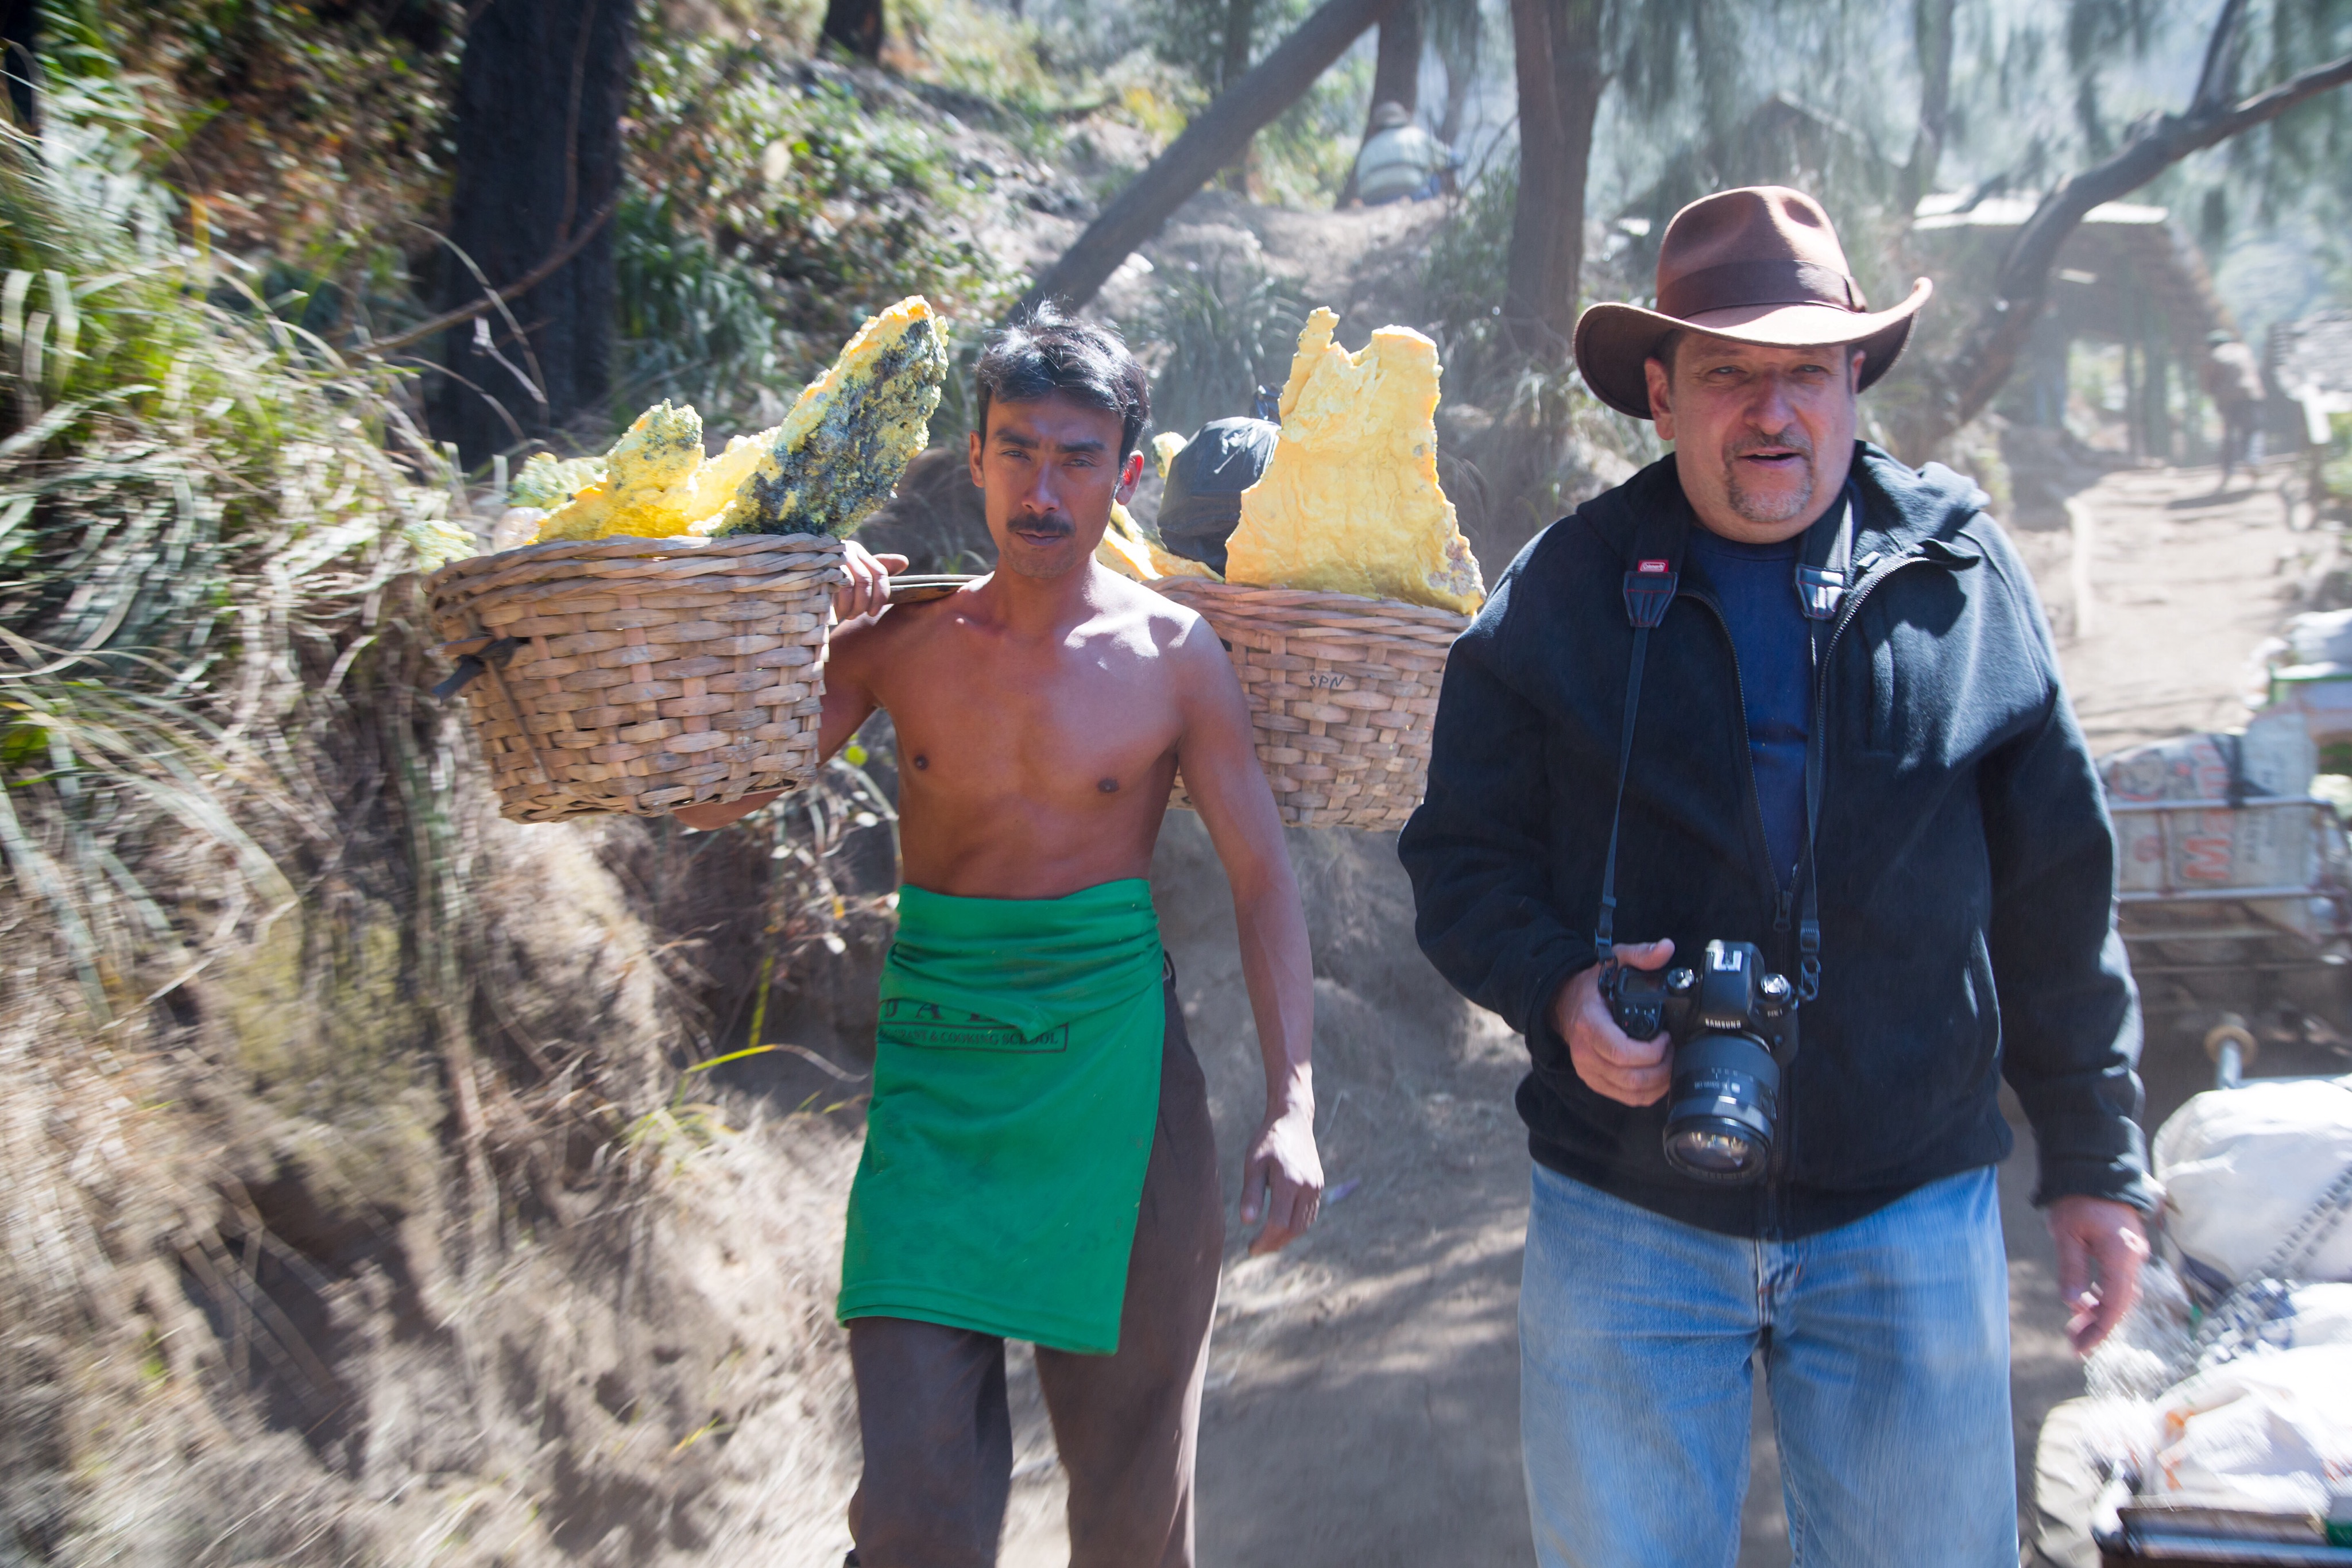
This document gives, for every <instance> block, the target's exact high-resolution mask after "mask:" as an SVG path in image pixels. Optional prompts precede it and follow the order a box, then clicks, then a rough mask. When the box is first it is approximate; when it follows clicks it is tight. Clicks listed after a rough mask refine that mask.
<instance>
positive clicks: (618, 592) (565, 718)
mask: <svg viewBox="0 0 2352 1568" xmlns="http://www.w3.org/2000/svg"><path fill="white" fill-rule="evenodd" d="M841 559H842V551H841V544H840V541H839V540H837V539H834V538H826V537H823V536H804V535H790V536H776V535H766V534H759V535H749V536H739V537H736V538H719V539H699V538H667V539H643V538H610V539H600V540H595V541H593V542H585V543H577V542H559V543H554V544H543V545H526V546H524V547H523V548H522V549H511V550H502V551H500V552H499V553H498V554H496V555H487V556H477V557H475V558H474V559H471V560H461V561H457V562H455V563H453V564H451V565H449V566H446V567H443V568H442V569H441V570H439V571H437V572H436V573H434V574H433V577H432V579H431V581H430V584H429V586H430V587H431V589H432V591H433V619H434V623H435V625H436V627H437V628H438V629H439V631H440V633H441V635H442V636H443V637H445V638H448V639H450V640H451V641H450V642H449V643H446V645H445V651H446V652H447V653H450V654H451V655H453V656H457V657H461V658H465V657H470V659H471V660H472V663H471V664H467V665H461V668H460V674H464V673H466V671H467V670H468V669H471V670H478V672H479V675H478V678H477V679H475V680H474V681H473V682H472V684H471V685H469V686H467V688H466V695H467V698H468V701H469V706H471V707H472V709H473V715H474V727H475V729H476V731H477V732H478V733H479V735H480V736H481V737H482V750H483V751H484V753H485V754H487V755H488V758H489V763H490V777H491V783H492V785H493V786H494V787H495V788H496V789H497V790H498V794H499V814H500V815H502V816H504V817H507V818H509V819H510V820H512V821H519V822H557V821H563V820H564V819H565V818H567V817H580V816H588V815H593V814H595V813H599V812H615V811H625V812H628V813H630V814H632V815H634V816H639V817H657V816H660V815H663V814H664V813H666V812H669V811H674V810H677V808H678V807H680V806H686V805H696V804H700V803H702V802H705V801H716V800H735V799H737V798H739V797H740V796H742V795H746V794H749V793H751V791H753V790H760V789H793V788H796V787H798V786H799V785H801V784H803V783H806V782H807V781H808V779H809V778H810V777H811V775H812V774H813V773H814V771H815V768H816V744H817V723H818V717H819V713H820V710H821V708H822V706H823V697H824V655H825V638H826V633H827V631H828V629H829V628H830V627H831V625H832V622H833V602H832V595H833V590H834V587H835V584H836V583H839V582H842V581H845V574H844V572H843V570H842V565H841Z"/></svg>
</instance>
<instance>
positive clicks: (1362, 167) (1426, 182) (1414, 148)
mask: <svg viewBox="0 0 2352 1568" xmlns="http://www.w3.org/2000/svg"><path fill="white" fill-rule="evenodd" d="M1453 171H1454V154H1453V153H1452V152H1449V151H1447V149H1446V146H1445V143H1444V142H1443V141H1439V140H1438V139H1437V138H1436V137H1434V136H1432V135H1431V134H1430V133H1429V132H1428V131H1423V129H1422V128H1421V127H1420V126H1418V125H1415V124H1414V123H1413V122H1412V110H1409V109H1407V108H1405V106H1404V105H1402V104H1401V103H1393V102H1391V103H1383V104H1381V105H1380V106H1379V107H1377V108H1375V109H1374V110H1372V134H1371V135H1370V136H1368V137H1366V138H1365V139H1364V146H1363V150H1362V151H1361V152H1358V153H1357V154H1356V197H1357V199H1358V200H1359V201H1360V202H1362V203H1363V204H1364V205H1366V206H1368V207H1381V206H1386V205H1387V204H1389V203H1391V202H1426V201H1429V200H1431V199H1433V197H1436V196H1439V195H1442V194H1444V190H1445V179H1446V176H1447V175H1448V174H1450V173H1452V172H1453Z"/></svg>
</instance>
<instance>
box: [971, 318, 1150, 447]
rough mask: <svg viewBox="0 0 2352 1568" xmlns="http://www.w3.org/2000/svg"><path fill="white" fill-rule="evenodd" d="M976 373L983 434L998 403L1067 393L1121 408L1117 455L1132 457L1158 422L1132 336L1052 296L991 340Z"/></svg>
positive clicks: (1085, 404)
mask: <svg viewBox="0 0 2352 1568" xmlns="http://www.w3.org/2000/svg"><path fill="white" fill-rule="evenodd" d="M972 379H973V381H974V382H977V383H978V386H979V392H980V400H979V402H980V413H979V419H980V434H982V435H985V434H987V433H988V405H989V404H990V403H992V402H1037V401H1039V400H1040V399H1042V398H1049V397H1057V396H1058V397H1066V398H1067V399H1069V400H1070V401H1071V402H1075V403H1076V404H1078V405H1079V406H1080V407H1082V408H1098V409H1100V410H1102V411H1103V412H1104V413H1115V414H1117V415H1118V424H1119V432H1118V460H1119V461H1120V462H1121V463H1124V462H1126V461H1127V455H1128V454H1129V453H1130V452H1133V451H1134V450H1135V448H1136V446H1137V444H1139V443H1140V442H1141V441H1142V439H1143V427H1144V426H1145V425H1146V424H1148V423H1150V421H1151V388H1150V385H1149V384H1148V383H1147V382H1145V380H1144V375H1143V367H1142V366H1141V365H1139V364H1137V363H1136V362H1135V356H1134V355H1133V354H1131V353H1129V352H1128V350H1127V342H1126V340H1124V339H1122V338H1120V337H1119V335H1118V333H1117V332H1114V331H1112V330H1111V329H1109V328H1108V327H1099V326H1097V325H1096V324H1095V323H1094V322H1092V321H1081V320H1078V319H1076V318H1075V317H1071V316H1066V315H1065V314H1063V312H1062V310H1061V308H1060V307H1058V306H1056V305H1055V304H1054V303H1053V302H1052V301H1050V300H1048V301H1047V302H1045V304H1042V305H1038V306H1034V307H1033V308H1030V309H1028V310H1025V311H1023V312H1021V313H1020V314H1019V315H1017V316H1015V317H1014V318H1013V319H1012V320H1011V321H1010V322H1008V323H1006V325H1005V326H1004V328H1003V330H1001V331H999V332H997V333H996V334H995V335H994V336H993V338H992V340H990V342H989V345H988V348H987V350H985V351H984V352H982V355H981V356H980V365H979V368H978V369H977V370H976V371H974V372H973V374H972Z"/></svg>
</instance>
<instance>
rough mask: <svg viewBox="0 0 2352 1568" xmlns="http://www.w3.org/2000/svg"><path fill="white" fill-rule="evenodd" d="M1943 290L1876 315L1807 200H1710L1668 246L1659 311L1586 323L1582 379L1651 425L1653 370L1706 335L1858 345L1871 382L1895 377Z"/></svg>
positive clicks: (1753, 188)
mask: <svg viewBox="0 0 2352 1568" xmlns="http://www.w3.org/2000/svg"><path fill="white" fill-rule="evenodd" d="M1935 291H1936V286H1935V285H1934V284H1932V283H1930V282H1928V281H1927V279H1926V278H1924V277H1922V278H1920V279H1918V280H1917V281H1916V282H1915V283H1913V284H1912V285H1911V295H1910V298H1907V299H1906V300H1904V301H1903V303H1902V304H1900V305H1897V306H1895V308H1893V309H1891V310H1873V309H1871V308H1869V305H1868V303H1867V302H1866V301H1865V300H1864V298H1863V297H1862V286H1861V285H1860V284H1858V283H1856V282H1855V281H1854V280H1853V270H1852V269H1851V268H1849V267H1847V266H1846V264H1845V247H1844V246H1841V245H1839V244H1838V237H1837V230H1835V229H1834V228H1832V227H1831V226H1830V218H1829V214H1827V213H1825V212H1823V211H1822V205H1821V204H1820V203H1819V202H1816V201H1814V200H1813V199H1812V198H1811V196H1808V195H1806V194H1805V193H1803V192H1802V191H1792V190H1790V189H1789V188H1788V187H1787V186H1785V185H1750V186H1748V187H1745V188H1743V189H1741V190H1737V191H1717V193H1715V194H1714V195H1711V196H1702V197H1700V198H1699V199H1698V200H1697V201H1696V202H1693V203H1692V204H1690V205H1689V206H1687V207H1685V208H1684V209H1683V210H1682V211H1681V212H1679V213H1676V214H1675V218H1674V222H1672V223H1670V224H1668V225H1666V233H1665V237H1664V239H1663V240H1661V241H1660V242H1659V245H1658V295H1657V298H1658V307H1657V308H1656V309H1654V310H1645V309H1643V308H1642V307H1640V306H1638V305H1615V304H1610V305H1595V306H1593V307H1591V308H1589V309H1587V310H1586V311H1585V313H1584V314H1583V315H1582V316H1581V317H1580V318H1578V319H1577V323H1576V368H1577V369H1578V370H1579V371H1582V372H1583V375H1584V384H1585V385H1587V386H1589V387H1591V389H1592V392H1593V395H1594V396H1595V397H1598V398H1599V399H1600V400H1601V402H1605V403H1607V404H1608V405H1609V406H1610V407H1611V408H1613V409H1615V410H1617V412H1618V413H1630V414H1632V415H1633V417H1634V418H1635V419H1647V418H1649V417H1650V386H1649V381H1648V378H1647V377H1646V376H1645V375H1644V374H1643V370H1642V365H1643V361H1646V360H1648V359H1650V358H1651V357H1652V356H1653V355H1654V354H1655V353H1656V351H1657V348H1658V345H1659V343H1660V342H1662V341H1664V339H1665V337H1666V335H1667V334H1668V333H1670V332H1675V331H1696V332H1706V333H1709V334H1711V335H1712V336H1715V337H1717V338H1729V339H1732V340H1735V341H1737V342H1741V343H1759V344H1762V345H1764V346H1765V347H1768V348H1778V349H1806V348H1813V347H1816V346H1823V345H1829V344H1837V343H1852V344H1853V345H1855V346H1856V347H1858V348H1860V349H1861V350H1862V355H1863V359H1862V381H1861V384H1862V385H1863V386H1864V387H1867V386H1869V385H1870V384H1871V383H1872V382H1875V381H1876V380H1878V378H1879V377H1881V376H1883V375H1885V373H1886V372H1887V370H1888V369H1889V368H1890V367H1891V366H1892V365H1893V364H1894V363H1895V357H1896V356H1897V355H1899V354H1901V353H1902V352H1903V345H1904V344H1905V343H1906V342H1908V341H1909V340H1910V338H1911V320H1912V318H1913V317H1915V316H1916V315H1917V314H1918V312H1919V307H1921V306H1922V305H1925V304H1927V296H1929V295H1930V294H1932V293H1934V292H1935Z"/></svg>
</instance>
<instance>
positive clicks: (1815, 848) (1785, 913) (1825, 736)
mask: <svg viewBox="0 0 2352 1568" xmlns="http://www.w3.org/2000/svg"><path fill="white" fill-rule="evenodd" d="M1926 563H1927V557H1926V556H1925V555H1923V554H1921V553H1919V551H1918V550H1917V549H1916V548H1914V549H1906V551H1904V553H1902V554H1901V555H1898V556H1896V557H1895V559H1893V560H1890V561H1888V562H1887V563H1886V564H1885V565H1884V566H1882V567H1880V568H1879V569H1878V570H1876V571H1874V572H1871V573H1869V574H1867V575H1866V576H1864V578H1863V580H1861V581H1860V582H1858V583H1855V584H1854V586H1853V592H1852V593H1851V594H1849V595H1848V596H1847V598H1846V600H1845V601H1844V603H1843V604H1842V605H1840V606H1839V612H1838V618H1837V623H1836V624H1835V625H1833V626H1832V627H1831V628H1830V634H1829V639H1828V641H1826V642H1824V643H1822V658H1821V666H1820V668H1818V669H1816V670H1815V671H1814V672H1813V715H1812V718H1813V723H1814V725H1815V726H1816V727H1819V729H1820V732H1821V735H1820V739H1821V747H1822V803H1823V804H1824V805H1825V804H1826V803H1827V801H1828V800H1829V722H1830V670H1831V668H1832V665H1833V664H1835V663H1836V655H1837V645H1838V639H1839V638H1841V637H1843V636H1844V635H1845V629H1846V628H1847V627H1848V626H1851V625H1853V622H1854V618H1855V617H1856V616H1857V615H1859V614H1861V612H1862V601H1864V600H1865V599H1867V598H1869V597H1870V596H1871V594H1872V593H1873V592H1874V591H1876V589H1877V587H1878V585H1879V584H1880V583H1882V582H1885V580H1887V579H1888V578H1890V577H1893V576H1894V575H1895V573H1896V572H1898V571H1901V570H1903V569H1904V568H1905V567H1906V566H1916V565H1921V564H1926ZM1736 662H1737V660H1736V658H1735V663H1736ZM1757 811H1758V814H1759V816H1760V815H1761V814H1762V811H1763V806H1762V804H1761V803H1760V802H1759V804H1758V806H1757ZM1819 827H1820V824H1819V823H1818V822H1808V823H1807V825H1806V829H1805V831H1806V835H1807V839H1808V843H1807V848H1808V850H1809V851H1810V853H1808V854H1807V855H1806V857H1805V860H1804V862H1803V863H1801V864H1800V865H1799V866H1798V867H1797V875H1798V876H1809V877H1813V878H1815V879H1817V880H1818V878H1819V876H1820V866H1821V848H1820V846H1819V845H1818V844H1813V843H1811V837H1812V835H1813V834H1814V833H1815V832H1816V831H1818V829H1819ZM1795 894H1796V879H1795V878H1794V877H1791V878H1790V886H1789V890H1788V891H1787V892H1785V893H1782V894H1780V918H1779V920H1778V921H1777V922H1776V926H1777V928H1778V929H1779V930H1780V932H1781V933H1782V934H1783V935H1782V937H1781V941H1782V944H1783V945H1784V946H1785V945H1786V943H1787V941H1788V937H1787V935H1786V934H1787V932H1788V930H1789V905H1790V902H1791V901H1792V899H1793V898H1794V896H1795ZM1781 973H1783V974H1788V973H1790V971H1789V970H1786V969H1784V970H1782V971H1781ZM1798 1011H1799V1018H1798V1020H1797V1028H1798V1030H1799V1035H1798V1039H1799V1040H1800V1041H1801V1040H1803V1033H1802V1031H1803V1029H1804V1019H1803V1017H1802V1013H1803V1009H1798ZM1797 1054H1798V1055H1799V1056H1801V1055H1803V1054H1804V1052H1803V1051H1802V1049H1800V1050H1799V1051H1798V1052H1797ZM1796 1158H1797V1063H1796V1061H1795V1060H1794V1059H1793V1058H1791V1059H1790V1062H1789V1064H1788V1065H1787V1067H1785V1068H1784V1069H1783V1070H1782V1071H1781V1073H1780V1136H1779V1137H1777V1138H1775V1139H1773V1140H1772V1169H1771V1172H1770V1174H1769V1197H1768V1198H1767V1205H1768V1207H1767V1209H1766V1216H1765V1218H1766V1222H1767V1224H1768V1225H1769V1227H1770V1234H1772V1235H1773V1236H1775V1237H1777V1236H1778V1235H1779V1234H1780V1216H1781V1214H1782V1213H1783V1212H1784V1211H1785V1209H1786V1208H1787V1196H1788V1188H1789V1171H1790V1168H1791V1167H1792V1166H1794V1165H1795V1164H1796Z"/></svg>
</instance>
